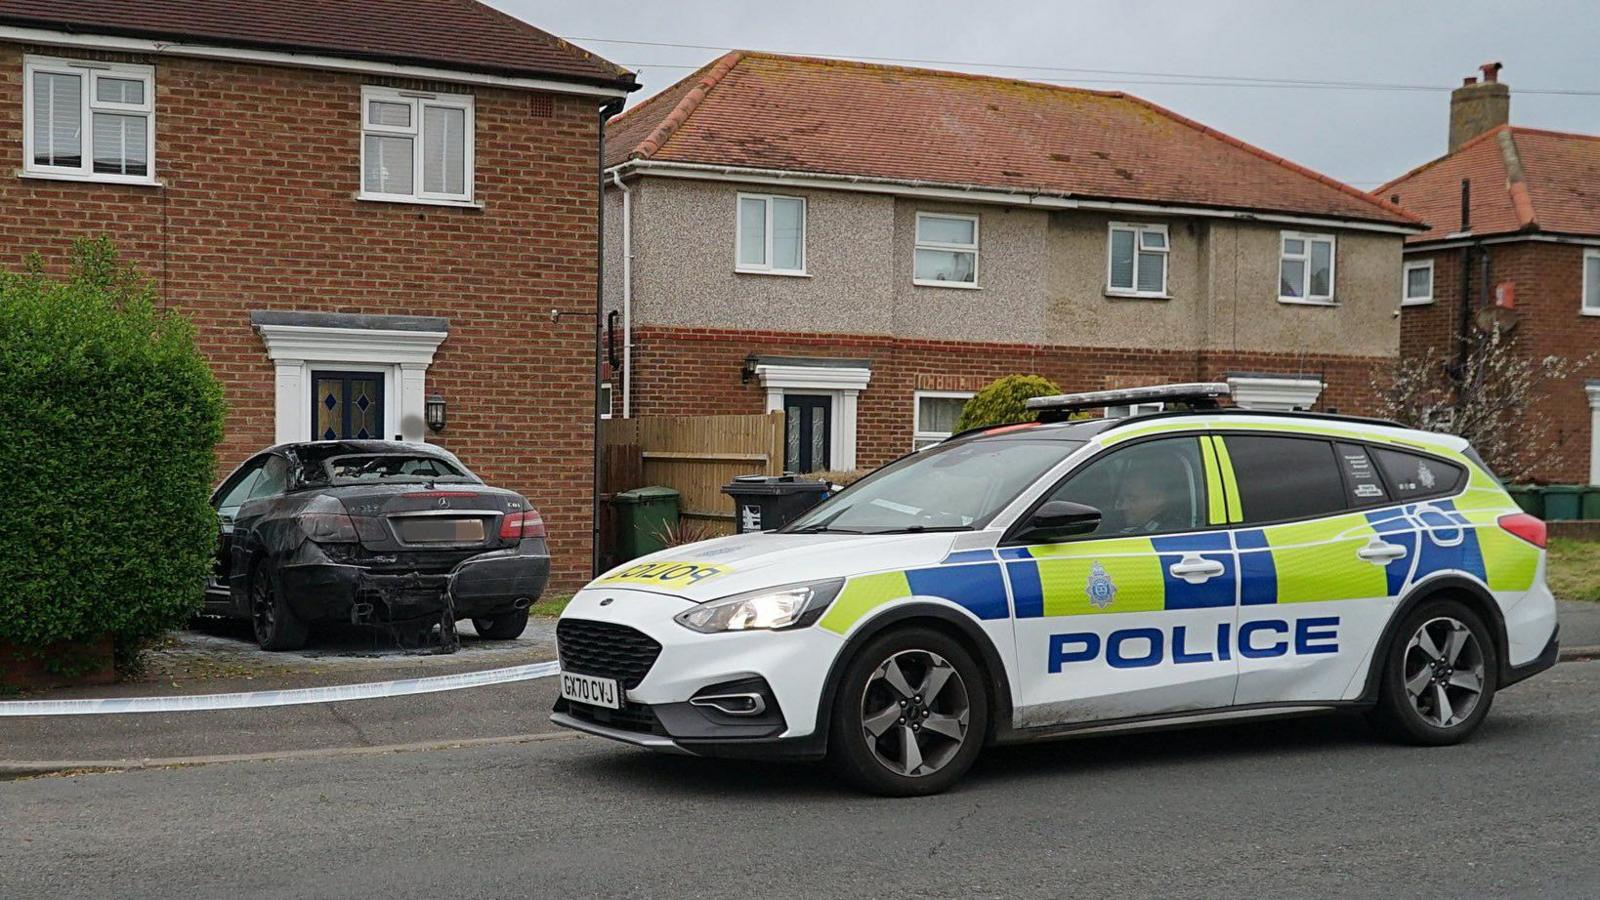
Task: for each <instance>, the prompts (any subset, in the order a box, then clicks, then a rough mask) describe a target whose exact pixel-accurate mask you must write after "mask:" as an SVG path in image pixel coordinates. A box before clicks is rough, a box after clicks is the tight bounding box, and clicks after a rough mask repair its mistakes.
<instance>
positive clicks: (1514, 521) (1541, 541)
mask: <svg viewBox="0 0 1600 900" xmlns="http://www.w3.org/2000/svg"><path fill="white" fill-rule="evenodd" d="M1499 522H1500V527H1501V528H1504V529H1505V530H1507V531H1509V532H1511V533H1512V534H1514V535H1516V536H1517V537H1519V538H1522V539H1523V540H1525V541H1527V542H1528V543H1530V544H1532V545H1534V546H1535V547H1540V548H1542V547H1544V545H1545V526H1544V520H1543V519H1540V518H1537V517H1535V516H1530V515H1528V514H1527V513H1511V514H1509V515H1504V516H1501V517H1500V519H1499Z"/></svg>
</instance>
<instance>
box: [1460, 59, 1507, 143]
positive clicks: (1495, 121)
mask: <svg viewBox="0 0 1600 900" xmlns="http://www.w3.org/2000/svg"><path fill="white" fill-rule="evenodd" d="M1501 68H1502V67H1501V65H1500V63H1497V62H1491V63H1484V64H1483V65H1481V66H1479V67H1478V69H1479V70H1480V71H1482V72H1483V80H1482V81H1481V82H1480V81H1479V80H1478V79H1476V78H1473V77H1471V76H1469V77H1467V78H1464V79H1462V81H1461V87H1458V88H1456V89H1455V90H1454V91H1451V92H1450V151H1449V152H1451V153H1454V152H1456V151H1457V150H1459V149H1461V145H1462V144H1465V143H1466V142H1467V141H1470V140H1472V139H1473V138H1475V137H1477V136H1478V135H1480V134H1483V133H1484V132H1485V131H1488V130H1490V129H1491V128H1498V127H1499V126H1501V125H1505V124H1507V123H1508V122H1510V121H1511V88H1510V87H1509V86H1507V85H1504V84H1501V83H1500V69H1501Z"/></svg>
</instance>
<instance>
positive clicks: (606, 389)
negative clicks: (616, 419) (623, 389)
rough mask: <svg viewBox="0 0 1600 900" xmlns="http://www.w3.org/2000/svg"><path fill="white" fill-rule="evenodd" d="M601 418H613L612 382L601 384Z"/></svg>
mask: <svg viewBox="0 0 1600 900" xmlns="http://www.w3.org/2000/svg"><path fill="white" fill-rule="evenodd" d="M600 418H602V419H609V418H611V382H609V381H603V382H601V383H600Z"/></svg>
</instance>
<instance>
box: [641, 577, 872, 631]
mask: <svg viewBox="0 0 1600 900" xmlns="http://www.w3.org/2000/svg"><path fill="white" fill-rule="evenodd" d="M842 587H844V579H843V578H834V579H830V580H828V581H813V582H808V583H806V584H791V585H785V586H784V587H777V588H762V589H761V590H759V591H749V592H747V593H743V594H734V595H733V596H731V597H723V598H722V599H720V600H712V601H709V602H707V603H702V604H700V605H699V606H696V607H695V608H694V609H690V610H686V611H684V612H681V613H678V614H677V615H676V616H673V617H672V618H673V621H675V622H677V623H678V624H679V625H682V626H683V627H685V628H688V629H691V630H694V631H698V632H700V633H701V634H717V633H719V632H723V631H755V630H758V629H759V630H766V631H772V630H775V629H779V628H802V627H804V626H806V625H810V624H811V623H812V622H815V621H816V620H817V619H818V618H819V617H821V615H822V613H823V612H824V611H825V610H827V608H828V604H830V603H832V602H833V598H834V597H837V596H838V595H839V589H840V588H842Z"/></svg>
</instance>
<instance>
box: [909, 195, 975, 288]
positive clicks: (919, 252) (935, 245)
mask: <svg viewBox="0 0 1600 900" xmlns="http://www.w3.org/2000/svg"><path fill="white" fill-rule="evenodd" d="M911 280H912V283H914V284H923V285H929V286H932V287H969V288H970V287H977V286H978V217H977V216H956V215H946V214H943V213H920V212H919V213H917V248H916V259H915V260H914V262H913V268H912V273H911Z"/></svg>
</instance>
